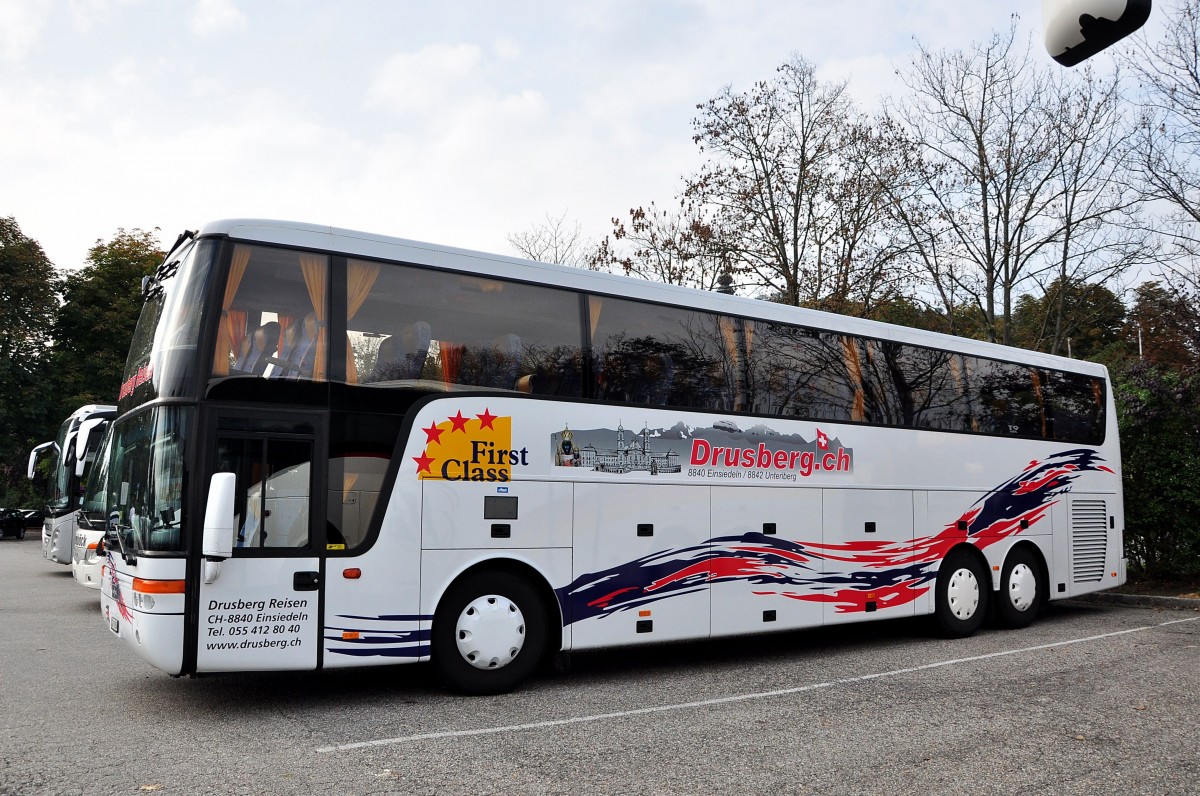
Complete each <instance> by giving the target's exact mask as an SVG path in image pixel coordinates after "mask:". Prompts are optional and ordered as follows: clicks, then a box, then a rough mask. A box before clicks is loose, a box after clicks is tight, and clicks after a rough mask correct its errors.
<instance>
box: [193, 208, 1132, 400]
mask: <svg viewBox="0 0 1200 796" xmlns="http://www.w3.org/2000/svg"><path fill="white" fill-rule="evenodd" d="M214 236H223V237H229V238H231V239H233V240H238V241H244V242H247V243H267V244H276V245H281V246H293V247H298V248H306V249H315V250H320V251H328V252H332V253H337V254H343V255H348V256H353V257H364V258H373V259H381V260H391V261H396V262H404V263H412V264H414V265H424V266H429V267H433V268H442V269H446V270H450V271H462V272H467V273H473V274H480V275H484V276H492V277H496V278H507V279H515V280H519V281H525V282H535V283H538V284H546V285H553V286H557V287H563V288H567V289H570V290H578V291H583V292H591V293H600V294H606V295H612V296H620V297H625V298H637V299H642V300H645V301H654V302H659V303H663V304H672V305H680V306H685V307H691V308H694V309H702V310H708V311H710V312H716V313H725V314H729V315H740V316H743V317H749V318H756V319H762V320H768V321H777V322H780V323H792V324H799V325H802V326H811V327H814V328H818V329H828V330H830V331H835V332H843V333H846V334H857V335H862V336H865V337H874V338H877V339H882V340H894V341H897V342H905V343H910V344H912V345H917V346H925V347H928V348H938V349H948V350H952V351H958V352H960V353H964V354H974V355H978V356H983V357H991V358H994V359H1001V360H1007V361H1010V362H1020V363H1023V364H1028V365H1033V366H1041V367H1047V368H1055V369H1059V370H1067V371H1075V372H1078V373H1086V374H1091V375H1096V376H1101V377H1103V378H1106V379H1107V376H1108V370H1107V368H1105V367H1104V366H1103V365H1100V364H1098V363H1095V362H1088V361H1086V360H1080V359H1070V358H1067V357H1062V356H1055V355H1051V354H1045V353H1041V352H1038V351H1030V350H1028V349H1023V348H1015V347H1012V346H1006V345H1000V344H998V343H988V342H985V341H982V340H973V339H971V338H967V337H956V336H954V335H948V334H942V333H940V332H931V331H926V330H923V329H914V328H910V327H904V326H897V325H894V324H889V323H883V322H880V321H871V320H866V319H863V318H855V317H851V316H847V315H836V314H833V313H829V312H822V311H820V310H812V309H806V308H804V307H792V306H789V305H786V304H776V303H774V302H770V301H764V300H762V299H755V298H747V297H743V296H731V295H726V294H723V293H716V292H711V291H706V290H697V289H695V288H689V287H681V286H679V285H668V284H664V283H662V282H652V281H649V280H645V279H638V278H634V277H627V276H620V275H617V274H607V273H601V272H598V271H589V270H586V269H583V268H573V267H571V266H565V265H553V264H550V263H542V262H537V261H534V260H525V259H521V258H519V257H510V256H506V255H500V254H489V253H486V252H479V251H472V250H470V249H462V248H457V247H453V246H442V245H439V244H434V243H425V242H421V241H414V240H409V239H405V238H396V237H391V236H387V235H377V234H373V233H369V232H360V231H357V230H349V229H341V228H338V227H331V226H323V225H319V224H307V223H301V222H291V221H277V220H270V219H249V218H239V219H222V220H217V221H213V222H210V223H208V224H206V225H205V226H204V227H203V228H202V229H201V230H200V233H199V235H198V236H197V237H214Z"/></svg>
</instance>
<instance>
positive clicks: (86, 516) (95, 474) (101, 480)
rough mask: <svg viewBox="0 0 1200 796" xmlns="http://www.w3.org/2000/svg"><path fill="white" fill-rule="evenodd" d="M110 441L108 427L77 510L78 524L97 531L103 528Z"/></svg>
mask: <svg viewBox="0 0 1200 796" xmlns="http://www.w3.org/2000/svg"><path fill="white" fill-rule="evenodd" d="M111 442H112V431H111V427H110V430H109V431H108V432H106V433H105V435H104V439H103V441H101V443H100V450H99V451H98V452H97V453H96V461H95V463H94V464H93V465H92V467H91V469H90V470H89V472H88V478H87V486H86V487H85V488H84V491H83V503H82V505H81V506H80V511H79V523H80V525H83V526H86V527H90V528H92V529H93V530H97V531H98V530H103V528H104V525H105V513H106V512H105V499H106V498H107V496H108V450H109V446H110V443H111Z"/></svg>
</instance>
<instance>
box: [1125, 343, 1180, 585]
mask: <svg viewBox="0 0 1200 796" xmlns="http://www.w3.org/2000/svg"><path fill="white" fill-rule="evenodd" d="M1114 389H1115V392H1116V399H1117V414H1118V419H1119V423H1120V428H1121V449H1122V455H1121V464H1122V470H1123V477H1124V487H1125V528H1126V532H1125V547H1126V552H1127V553H1128V555H1129V558H1130V562H1131V565H1132V567H1131V568H1132V573H1131V574H1132V575H1133V576H1134V577H1139V578H1147V579H1165V580H1169V579H1176V578H1191V577H1196V576H1200V525H1198V524H1197V523H1196V518H1197V517H1200V492H1198V491H1197V490H1196V484H1197V483H1198V482H1200V431H1198V429H1200V375H1197V373H1196V371H1195V369H1194V368H1193V369H1191V370H1189V371H1176V370H1172V369H1170V368H1164V367H1162V366H1159V365H1156V364H1154V363H1152V362H1147V361H1139V360H1134V361H1133V362H1132V363H1130V364H1129V365H1128V366H1127V367H1125V368H1123V369H1121V370H1120V371H1119V372H1118V373H1117V374H1116V381H1115V387H1114Z"/></svg>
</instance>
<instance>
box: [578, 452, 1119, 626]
mask: <svg viewBox="0 0 1200 796" xmlns="http://www.w3.org/2000/svg"><path fill="white" fill-rule="evenodd" d="M1103 462H1104V460H1103V459H1102V458H1101V457H1100V456H1098V455H1097V454H1096V452H1095V451H1094V450H1090V449H1077V450H1068V451H1063V452H1060V453H1056V454H1054V455H1052V456H1049V457H1047V458H1045V459H1043V460H1041V461H1037V460H1035V461H1032V462H1030V463H1029V464H1028V465H1027V466H1026V467H1025V469H1024V470H1023V471H1022V472H1021V473H1020V474H1019V475H1017V476H1015V477H1013V478H1011V479H1009V480H1008V481H1006V482H1004V483H1002V484H1000V485H999V486H997V487H995V488H994V489H992V490H990V491H989V492H987V493H986V494H985V495H984V496H983V497H982V498H980V499H979V500H977V501H976V502H975V503H974V504H973V505H972V506H970V508H968V509H967V510H966V511H965V512H964V513H963V514H962V515H961V516H960V517H958V518H956V519H955V520H954V521H952V522H950V523H948V524H947V525H946V526H945V527H944V528H943V529H942V530H941V531H940V532H939V533H937V534H933V535H929V536H922V537H918V538H916V539H914V540H913V541H912V542H911V543H910V542H890V541H883V540H880V541H868V540H863V541H852V542H846V543H842V544H828V545H827V544H821V543H819V542H796V541H791V540H788V539H781V538H778V537H776V536H767V535H764V534H762V533H758V532H752V533H745V534H742V535H741V536H722V537H717V538H714V539H710V540H709V541H708V542H706V543H704V544H699V545H694V546H691V547H685V548H678V549H673V550H664V551H661V552H658V553H654V554H652V555H648V556H644V557H642V558H639V559H637V560H634V561H630V562H628V563H625V564H620V565H618V566H615V567H612V568H610V569H606V570H603V571H600V572H592V573H587V574H584V575H581V576H579V577H578V578H576V579H575V580H574V581H572V582H571V583H570V584H568V585H567V586H564V587H563V588H560V589H557V590H556V593H557V595H558V599H559V603H560V605H561V607H562V610H563V617H564V621H565V623H566V624H571V623H574V622H580V621H583V620H585V619H592V618H595V617H603V616H607V615H611V614H614V613H618V612H622V611H628V610H632V609H636V608H640V607H642V606H645V605H647V604H649V603H653V602H657V601H659V600H663V599H667V598H669V597H674V596H678V595H681V594H689V593H692V592H696V591H699V590H702V589H705V588H707V587H708V585H709V584H712V583H722V582H730V581H744V582H746V583H748V584H751V585H752V586H761V587H762V590H761V591H757V590H755V592H754V593H756V594H764V595H767V594H771V595H779V596H784V597H789V598H792V599H796V600H805V601H809V602H819V603H831V604H833V605H834V606H835V607H836V610H837V611H838V612H839V613H851V612H857V611H867V610H874V608H875V607H876V606H878V607H879V608H887V607H894V606H897V605H903V604H905V603H908V602H912V601H913V600H916V599H917V598H918V597H920V596H921V595H923V594H925V593H926V592H928V591H929V589H930V588H932V587H933V585H934V582H935V581H936V579H937V570H938V567H939V565H940V563H941V561H942V559H943V558H944V557H945V556H946V554H947V553H948V552H949V551H950V550H951V549H952V548H953V547H954V546H955V545H958V544H961V543H963V542H970V543H972V544H974V545H975V546H977V547H978V548H980V549H983V548H986V547H988V546H990V545H993V544H995V543H997V542H999V541H1001V540H1003V539H1006V538H1008V537H1010V536H1013V535H1015V534H1018V533H1020V532H1021V531H1023V530H1026V529H1028V528H1031V527H1033V526H1034V525H1035V524H1036V523H1038V522H1039V521H1040V520H1042V519H1043V518H1044V517H1045V516H1046V514H1047V512H1049V511H1050V508H1051V506H1053V505H1054V504H1055V503H1057V498H1058V496H1059V495H1061V494H1063V493H1065V492H1068V491H1070V489H1071V484H1072V483H1073V482H1074V481H1075V479H1077V478H1078V477H1079V476H1080V475H1082V474H1083V473H1085V472H1089V471H1099V472H1106V473H1110V474H1111V473H1113V470H1112V469H1111V468H1109V467H1107V466H1105V465H1104V463H1103ZM869 604H871V605H869Z"/></svg>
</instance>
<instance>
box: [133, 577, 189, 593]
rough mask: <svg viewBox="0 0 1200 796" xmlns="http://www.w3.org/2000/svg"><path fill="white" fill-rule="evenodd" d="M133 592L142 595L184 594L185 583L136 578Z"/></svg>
mask: <svg viewBox="0 0 1200 796" xmlns="http://www.w3.org/2000/svg"><path fill="white" fill-rule="evenodd" d="M133 590H134V591H140V592H141V593H142V594H183V581H181V580H142V579H141V578H134V579H133Z"/></svg>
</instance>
